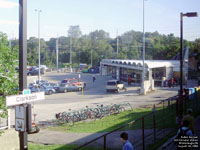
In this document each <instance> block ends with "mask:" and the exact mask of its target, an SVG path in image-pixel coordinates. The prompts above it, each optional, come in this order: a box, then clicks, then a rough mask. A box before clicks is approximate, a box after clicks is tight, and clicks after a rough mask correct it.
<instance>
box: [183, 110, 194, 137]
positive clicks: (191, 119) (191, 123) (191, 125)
mask: <svg viewBox="0 0 200 150" xmlns="http://www.w3.org/2000/svg"><path fill="white" fill-rule="evenodd" d="M184 120H187V121H188V122H189V129H190V130H191V131H192V133H193V134H194V133H195V129H194V117H193V116H192V109H191V108H188V109H187V115H185V116H184V117H183V121H184Z"/></svg>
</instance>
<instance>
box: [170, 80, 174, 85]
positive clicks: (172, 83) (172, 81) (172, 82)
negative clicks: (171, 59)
mask: <svg viewBox="0 0 200 150" xmlns="http://www.w3.org/2000/svg"><path fill="white" fill-rule="evenodd" d="M170 82H171V86H172V87H174V78H171V80H170Z"/></svg>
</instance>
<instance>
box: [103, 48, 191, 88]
mask: <svg viewBox="0 0 200 150" xmlns="http://www.w3.org/2000/svg"><path fill="white" fill-rule="evenodd" d="M142 71H143V61H142V60H121V59H103V60H102V61H101V62H100V73H101V75H102V76H107V75H110V76H112V77H113V78H114V79H118V80H121V81H125V82H127V80H128V76H130V77H131V78H132V83H133V84H135V85H141V83H142ZM183 76H184V77H183V83H185V81H187V79H188V48H185V49H184V51H183ZM172 77H173V78H174V79H175V81H176V82H179V79H180V56H179V54H177V55H176V56H174V57H173V58H172V59H171V60H145V82H146V85H147V88H148V89H149V88H151V87H152V88H153V87H154V85H156V86H163V85H164V82H166V80H169V79H171V78H172Z"/></svg>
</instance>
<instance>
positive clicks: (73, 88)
mask: <svg viewBox="0 0 200 150" xmlns="http://www.w3.org/2000/svg"><path fill="white" fill-rule="evenodd" d="M82 89H83V86H80V85H74V84H60V85H59V87H58V92H61V93H66V92H69V91H81V90H82Z"/></svg>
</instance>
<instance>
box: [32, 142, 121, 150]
mask: <svg viewBox="0 0 200 150" xmlns="http://www.w3.org/2000/svg"><path fill="white" fill-rule="evenodd" d="M28 147H29V150H73V149H74V148H76V147H77V146H76V145H42V144H33V143H29V144H28ZM94 149H95V150H103V147H89V146H86V147H84V148H81V150H94ZM107 150H111V149H109V148H107ZM112 150H119V149H114V148H112Z"/></svg>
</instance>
